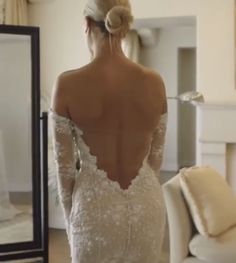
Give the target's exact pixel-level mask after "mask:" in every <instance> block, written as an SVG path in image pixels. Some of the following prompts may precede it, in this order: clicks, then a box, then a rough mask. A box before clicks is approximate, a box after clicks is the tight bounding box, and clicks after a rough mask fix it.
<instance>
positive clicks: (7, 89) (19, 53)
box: [0, 34, 33, 244]
mask: <svg viewBox="0 0 236 263" xmlns="http://www.w3.org/2000/svg"><path fill="white" fill-rule="evenodd" d="M0 61H2V62H4V63H1V64H0V79H1V96H0V244H6V243H7V244H9V243H16V242H22V241H24V242H26V241H32V240H33V217H32V211H33V209H32V201H33V200H32V185H33V184H32V134H31V119H32V112H31V104H32V102H31V39H30V36H25V35H12V34H0Z"/></svg>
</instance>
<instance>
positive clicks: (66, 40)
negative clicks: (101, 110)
mask: <svg viewBox="0 0 236 263" xmlns="http://www.w3.org/2000/svg"><path fill="white" fill-rule="evenodd" d="M85 2H86V1H85V0H81V1H78V0H57V1H49V2H48V3H47V2H45V3H43V2H42V3H41V4H34V5H30V8H29V10H30V21H31V24H32V25H40V26H41V39H42V42H41V53H42V88H43V89H47V90H49V91H50V90H51V87H52V85H53V81H54V79H55V78H56V76H57V75H58V73H59V72H61V71H64V70H67V69H70V68H74V67H79V66H81V65H83V64H85V63H87V62H88V60H89V55H88V52H87V48H86V46H85V42H84V40H83V38H82V30H81V29H82V25H83V16H82V10H83V7H84V4H85ZM132 6H133V11H134V16H135V17H136V18H137V19H144V20H145V19H150V18H155V17H173V16H191V15H192V16H196V17H197V47H198V65H197V73H198V74H197V89H198V90H199V91H202V92H203V93H204V95H205V97H206V100H207V101H214V102H218V101H226V102H235V101H236V90H235V77H234V64H235V63H234V60H233V59H232V58H234V55H235V50H234V32H235V27H234V13H235V8H234V0H224V1H222V0H208V1H205V0H179V1H178V3H176V1H175V0H147V1H140V0H132Z"/></svg>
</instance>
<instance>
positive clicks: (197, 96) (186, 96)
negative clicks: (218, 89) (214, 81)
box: [167, 91, 205, 105]
mask: <svg viewBox="0 0 236 263" xmlns="http://www.w3.org/2000/svg"><path fill="white" fill-rule="evenodd" d="M167 98H168V99H172V100H179V101H181V102H189V103H191V104H193V105H196V104H197V103H202V102H204V101H205V99H204V96H203V94H202V93H201V92H198V91H188V92H185V93H182V94H180V95H178V96H175V97H167Z"/></svg>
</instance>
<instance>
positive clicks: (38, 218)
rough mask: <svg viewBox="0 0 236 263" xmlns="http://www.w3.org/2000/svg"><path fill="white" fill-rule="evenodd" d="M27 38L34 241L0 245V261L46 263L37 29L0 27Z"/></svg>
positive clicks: (43, 125)
mask: <svg viewBox="0 0 236 263" xmlns="http://www.w3.org/2000/svg"><path fill="white" fill-rule="evenodd" d="M1 33H4V34H14V35H25V36H30V39H31V74H32V76H31V111H32V114H31V116H32V117H31V130H32V148H31V151H32V206H33V207H32V210H33V240H32V241H29V242H19V243H9V244H3V245H0V262H1V261H6V260H13V259H24V258H36V257H40V258H43V262H44V263H47V262H48V210H47V202H48V188H47V113H43V115H42V117H40V51H39V28H38V27H31V26H11V25H0V34H1Z"/></svg>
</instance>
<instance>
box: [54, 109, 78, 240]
mask: <svg viewBox="0 0 236 263" xmlns="http://www.w3.org/2000/svg"><path fill="white" fill-rule="evenodd" d="M49 118H50V122H51V127H52V142H53V152H54V160H55V164H56V174H57V182H58V194H59V199H60V203H61V205H62V208H63V213H64V218H65V223H66V231H67V235H68V239H69V241H70V238H69V236H70V231H69V227H70V222H69V218H70V213H71V207H72V192H73V187H74V182H75V174H76V153H75V152H76V151H75V141H74V136H73V126H72V123H71V121H70V120H69V119H67V118H65V117H62V116H59V115H58V114H56V113H55V112H53V111H51V110H50V112H49Z"/></svg>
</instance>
